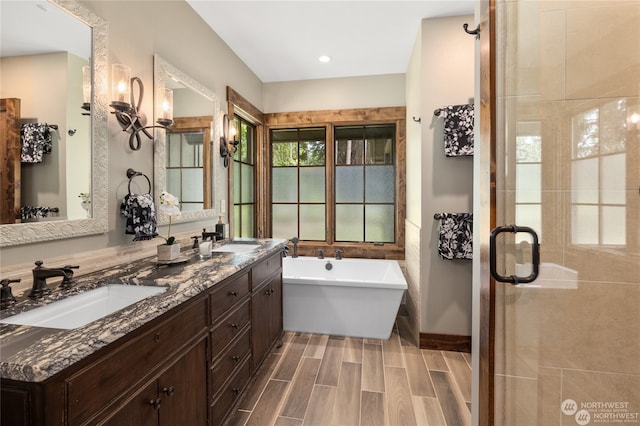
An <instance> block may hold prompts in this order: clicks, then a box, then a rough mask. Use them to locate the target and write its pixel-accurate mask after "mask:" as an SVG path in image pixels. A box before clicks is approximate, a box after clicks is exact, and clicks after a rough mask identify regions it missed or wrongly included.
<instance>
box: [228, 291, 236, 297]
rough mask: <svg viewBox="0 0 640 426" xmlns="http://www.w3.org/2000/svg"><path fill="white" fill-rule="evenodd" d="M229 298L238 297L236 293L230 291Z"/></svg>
mask: <svg viewBox="0 0 640 426" xmlns="http://www.w3.org/2000/svg"><path fill="white" fill-rule="evenodd" d="M229 296H233V297H238V292H237V291H231V292H229Z"/></svg>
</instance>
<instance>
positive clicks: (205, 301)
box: [0, 253, 283, 426]
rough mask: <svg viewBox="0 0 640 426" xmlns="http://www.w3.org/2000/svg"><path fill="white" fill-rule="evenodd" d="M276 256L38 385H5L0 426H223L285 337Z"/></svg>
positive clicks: (278, 258)
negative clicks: (254, 377) (274, 348)
mask: <svg viewBox="0 0 640 426" xmlns="http://www.w3.org/2000/svg"><path fill="white" fill-rule="evenodd" d="M282 332H283V331H282V259H281V255H280V253H276V254H274V255H271V256H270V257H268V258H265V259H263V260H261V261H258V262H256V263H255V264H254V265H252V266H251V267H249V268H245V269H243V270H242V271H240V272H238V273H236V274H234V275H233V276H231V277H229V278H227V279H225V280H224V281H222V282H220V283H218V284H216V285H215V286H213V287H212V288H211V289H209V290H208V291H206V292H204V293H203V294H200V295H199V296H196V297H194V298H192V299H191V300H189V301H187V302H185V303H183V304H181V305H179V306H177V307H175V308H173V309H171V310H170V311H168V312H167V313H165V314H163V315H162V316H160V317H159V318H157V319H155V320H153V321H151V322H149V323H147V324H145V325H144V326H143V327H141V328H140V329H138V330H136V331H134V332H131V333H129V334H127V335H126V336H124V337H123V338H121V339H119V340H117V341H115V342H113V343H112V344H110V345H108V346H107V347H105V348H103V349H101V350H100V351H98V352H96V353H95V354H93V355H91V356H89V357H88V358H87V359H86V360H82V361H80V362H78V363H76V364H74V365H72V366H71V367H69V368H67V369H65V370H63V371H61V372H60V373H58V374H56V375H55V376H53V377H51V378H50V379H48V380H46V381H45V382H42V383H25V382H16V381H12V380H4V379H3V380H2V383H1V385H0V393H1V396H2V401H1V405H2V409H1V410H0V413H1V417H0V423H1V424H2V425H5V424H7V425H16V426H18V425H87V424H104V425H123V424H131V425H164V424H170V425H174V424H185V425H205V424H209V425H219V424H221V423H222V422H223V421H224V419H225V418H226V417H227V416H228V415H229V414H230V412H231V410H232V409H233V407H234V406H235V404H236V403H237V402H238V401H239V398H240V396H241V394H242V392H243V391H244V390H245V389H246V387H247V385H248V384H249V382H250V380H251V377H252V375H253V374H254V372H255V370H256V369H257V368H258V366H259V365H260V363H261V362H262V360H263V359H264V357H265V355H266V353H267V352H268V350H269V349H270V348H271V347H272V346H273V345H274V344H275V343H276V342H277V341H278V339H279V338H280V337H281V335H282Z"/></svg>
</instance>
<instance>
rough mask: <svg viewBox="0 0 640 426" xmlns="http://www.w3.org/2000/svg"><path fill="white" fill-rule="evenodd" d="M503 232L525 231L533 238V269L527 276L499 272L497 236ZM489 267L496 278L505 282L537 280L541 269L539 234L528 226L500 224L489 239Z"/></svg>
mask: <svg viewBox="0 0 640 426" xmlns="http://www.w3.org/2000/svg"><path fill="white" fill-rule="evenodd" d="M503 232H511V233H512V234H517V233H518V232H524V233H527V234H529V235H531V237H532V238H533V243H532V245H531V246H532V247H531V265H532V271H531V274H529V275H528V276H526V277H519V276H517V275H510V276H505V275H501V274H499V273H498V271H497V268H496V262H497V260H496V237H497V236H498V235H500V234H502V233H503ZM489 269H490V272H491V276H492V277H493V278H494V279H495V280H496V281H500V282H503V283H511V284H513V285H518V284H526V283H530V282H533V281H535V280H536V278H538V272H539V270H540V244H539V243H538V234H536V231H534V230H533V229H532V228H529V227H528V226H517V225H510V226H498V227H496V228H495V229H494V230H493V231H491V238H490V239H489Z"/></svg>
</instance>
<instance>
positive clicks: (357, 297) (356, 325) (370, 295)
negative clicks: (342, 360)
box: [282, 257, 407, 339]
mask: <svg viewBox="0 0 640 426" xmlns="http://www.w3.org/2000/svg"><path fill="white" fill-rule="evenodd" d="M282 275H283V277H282V278H283V280H282V281H283V286H284V288H283V316H284V318H283V320H284V329H285V330H287V331H296V332H298V331H299V332H305V333H318V334H332V335H338V336H352V337H368V338H376V339H388V338H389V336H390V335H391V330H392V329H393V324H394V322H395V319H396V315H397V313H398V308H399V307H400V302H401V299H402V295H403V293H404V291H405V290H406V289H407V282H406V280H405V278H404V275H403V274H402V271H401V270H400V265H399V264H398V262H397V261H396V260H380V259H341V260H336V259H334V258H325V259H317V258H315V257H297V258H293V257H285V258H284V259H283V265H282Z"/></svg>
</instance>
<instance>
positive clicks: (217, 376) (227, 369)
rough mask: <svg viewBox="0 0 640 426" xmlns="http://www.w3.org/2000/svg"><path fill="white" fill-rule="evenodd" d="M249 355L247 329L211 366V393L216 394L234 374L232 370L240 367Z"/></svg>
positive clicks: (249, 342)
mask: <svg viewBox="0 0 640 426" xmlns="http://www.w3.org/2000/svg"><path fill="white" fill-rule="evenodd" d="M250 353H251V339H250V336H249V328H247V329H245V331H244V333H243V334H242V335H241V336H240V337H239V338H238V340H236V341H235V342H234V343H232V345H231V346H230V347H229V349H227V350H225V351H224V352H223V353H222V355H221V356H220V358H219V359H218V360H217V362H216V364H215V365H214V366H213V370H212V375H213V381H212V383H213V387H212V392H213V393H216V392H217V391H218V390H219V389H220V387H221V386H222V385H223V384H224V382H225V381H226V380H227V379H228V378H229V376H231V375H232V374H233V373H234V372H235V371H234V369H235V368H236V367H237V366H238V365H240V363H241V362H242V361H244V359H245V358H246V357H247V356H248V355H249V354H250Z"/></svg>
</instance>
